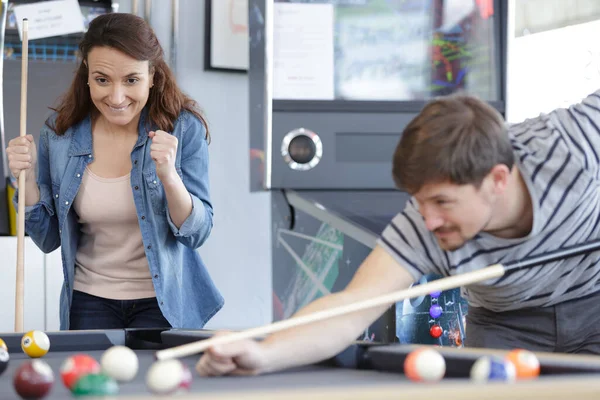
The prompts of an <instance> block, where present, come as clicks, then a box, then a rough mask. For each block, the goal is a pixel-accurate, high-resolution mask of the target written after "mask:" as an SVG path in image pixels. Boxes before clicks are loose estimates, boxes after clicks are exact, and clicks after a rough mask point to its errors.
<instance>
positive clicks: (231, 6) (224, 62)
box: [204, 0, 249, 72]
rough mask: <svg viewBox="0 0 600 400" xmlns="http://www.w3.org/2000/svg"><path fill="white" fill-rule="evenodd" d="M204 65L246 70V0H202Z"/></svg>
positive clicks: (247, 48) (247, 46) (230, 69)
mask: <svg viewBox="0 0 600 400" xmlns="http://www.w3.org/2000/svg"><path fill="white" fill-rule="evenodd" d="M205 1H206V9H205V41H204V68H205V69H206V70H220V71H230V72H246V71H248V59H249V55H248V53H249V45H248V0H205Z"/></svg>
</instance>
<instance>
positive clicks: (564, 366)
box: [0, 329, 600, 400]
mask: <svg viewBox="0 0 600 400" xmlns="http://www.w3.org/2000/svg"><path fill="white" fill-rule="evenodd" d="M47 334H48V336H49V338H50V342H51V348H50V352H49V353H48V354H47V355H46V356H44V360H46V361H47V362H48V363H49V364H50V366H51V367H52V369H53V370H54V373H55V378H56V381H55V384H54V387H53V389H52V391H51V392H50V394H49V395H48V396H47V397H46V399H65V398H67V399H68V398H72V395H71V394H70V393H69V391H68V390H67V389H66V388H65V387H64V386H63V384H62V382H61V380H60V376H59V368H60V365H61V363H62V362H63V360H64V359H65V358H66V357H68V356H70V355H73V354H75V353H87V354H90V355H91V356H93V357H95V358H96V359H97V360H100V356H101V355H102V352H103V351H104V350H106V349H107V348H109V347H110V346H113V345H125V346H128V347H130V348H132V349H134V350H135V351H136V353H137V354H138V356H139V359H140V370H139V373H138V375H137V377H136V378H135V379H134V381H133V382H130V383H124V384H120V388H119V396H117V397H111V399H114V398H124V399H130V400H132V399H153V398H156V397H155V396H154V395H153V394H152V393H151V392H150V391H149V390H148V389H147V388H146V385H145V376H146V372H147V370H148V368H149V366H150V365H151V363H152V362H153V355H154V353H155V351H156V350H158V349H161V348H167V347H173V346H177V345H180V344H184V343H189V342H191V341H195V340H200V339H206V338H208V337H211V336H212V332H211V331H208V330H199V331H186V330H144V329H133V330H106V331H104V330H98V331H64V332H47ZM21 336H22V335H20V334H15V333H7V334H2V333H0V338H2V339H4V341H5V342H6V344H7V346H8V349H9V353H10V355H11V360H10V363H9V366H8V369H7V370H6V371H5V372H4V374H2V376H0V399H2V400H9V399H18V396H17V394H16V392H15V391H14V389H13V386H12V377H13V373H14V371H15V369H16V368H17V367H18V365H19V364H20V363H21V362H23V360H24V359H26V357H27V356H26V355H25V354H24V353H23V352H22V351H21V347H20V339H21ZM415 348H416V346H412V345H401V344H377V343H372V342H356V343H354V344H353V345H351V346H350V347H348V348H347V349H346V350H345V351H343V352H342V353H340V354H339V355H337V356H336V357H334V358H332V359H329V360H326V361H324V362H322V363H319V364H316V365H310V366H306V367H302V368H297V369H293V370H288V371H283V372H279V373H273V374H268V375H262V376H255V377H219V378H202V377H199V376H198V375H197V374H196V373H195V372H194V374H193V375H194V381H193V383H192V387H191V391H190V392H188V393H187V394H183V395H180V396H177V398H179V399H203V398H207V399H208V398H210V399H222V400H225V399H239V400H244V399H261V400H262V399H267V398H269V399H270V398H273V399H283V400H292V399H294V400H295V399H303V400H305V399H307V398H308V399H311V400H320V399H324V400H325V399H326V400H334V399H373V400H375V399H394V400H399V399H412V400H419V399H427V400H434V399H435V400H438V399H439V400H442V399H444V400H449V399H460V400H465V399H477V400H482V399H503V400H504V399H544V400H548V399H573V400H575V399H577V400H579V399H592V398H593V399H598V398H600V357H597V356H589V355H567V354H553V353H537V355H538V358H539V360H540V363H541V367H542V368H541V374H542V376H540V378H538V379H536V380H534V381H521V382H518V383H514V384H504V383H493V384H491V383H490V384H485V385H477V384H473V383H471V382H470V381H469V379H468V373H469V370H470V367H471V365H472V364H473V362H475V360H476V359H477V358H478V357H479V356H482V355H486V354H502V353H503V352H502V351H499V350H484V349H456V348H446V347H443V348H439V349H438V350H439V351H440V352H441V353H442V354H443V355H444V357H445V359H446V365H447V373H446V378H445V379H444V380H443V381H441V382H439V383H435V384H432V383H427V384H423V383H414V382H411V381H409V380H408V379H407V378H406V377H404V375H403V373H402V366H403V361H404V358H405V357H406V356H407V354H408V353H409V352H410V351H411V350H413V349H415ZM197 360H198V356H197V355H196V356H191V357H186V358H185V359H184V361H185V362H186V363H187V364H188V365H189V366H190V368H191V369H192V371H194V365H195V363H196V361H197Z"/></svg>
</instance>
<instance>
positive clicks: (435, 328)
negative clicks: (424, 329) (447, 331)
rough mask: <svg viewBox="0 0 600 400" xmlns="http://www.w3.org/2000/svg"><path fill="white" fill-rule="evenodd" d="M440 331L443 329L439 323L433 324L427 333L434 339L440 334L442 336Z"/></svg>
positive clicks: (442, 331)
mask: <svg viewBox="0 0 600 400" xmlns="http://www.w3.org/2000/svg"><path fill="white" fill-rule="evenodd" d="M442 333H444V330H443V329H442V327H441V326H439V325H433V326H432V327H431V328H430V329H429V334H430V335H431V337H433V338H436V339H437V338H439V337H440V336H442Z"/></svg>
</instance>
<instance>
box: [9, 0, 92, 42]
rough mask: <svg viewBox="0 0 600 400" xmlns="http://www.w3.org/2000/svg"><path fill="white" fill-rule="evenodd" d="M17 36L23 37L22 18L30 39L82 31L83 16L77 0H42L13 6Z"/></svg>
mask: <svg viewBox="0 0 600 400" xmlns="http://www.w3.org/2000/svg"><path fill="white" fill-rule="evenodd" d="M14 13H15V18H16V19H17V25H18V28H19V36H20V37H21V40H22V39H23V36H22V32H23V26H22V25H23V19H24V18H27V22H28V31H27V37H28V38H29V39H30V40H35V39H41V38H47V37H52V36H61V35H68V34H70V33H76V32H83V31H84V30H85V28H84V26H83V16H82V14H81V9H80V8H79V3H78V2H77V0H57V1H42V2H38V3H33V4H25V5H22V6H15V7H14Z"/></svg>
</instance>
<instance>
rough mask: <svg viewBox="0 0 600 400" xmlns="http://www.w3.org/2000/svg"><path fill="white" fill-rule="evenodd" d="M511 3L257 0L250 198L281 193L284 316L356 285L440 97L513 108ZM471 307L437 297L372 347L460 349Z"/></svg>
mask: <svg viewBox="0 0 600 400" xmlns="http://www.w3.org/2000/svg"><path fill="white" fill-rule="evenodd" d="M506 7H507V3H506V2H503V1H497V0H477V1H476V0H473V1H471V2H469V1H466V2H465V1H453V0H430V1H421V0H418V1H417V0H275V1H274V2H273V1H265V0H250V2H249V35H250V69H249V78H250V79H249V81H250V136H251V140H250V154H251V174H252V175H251V185H252V188H251V189H252V190H255V191H261V190H269V191H270V193H271V196H272V197H271V200H272V227H273V228H272V229H273V231H272V242H273V246H272V248H273V311H274V317H275V319H282V318H287V317H289V316H290V315H291V314H293V313H294V312H295V311H296V310H298V309H299V308H301V307H302V306H304V305H306V304H307V303H309V302H311V301H312V300H314V299H316V298H318V297H320V296H322V295H325V294H327V293H330V292H334V291H337V290H340V289H342V288H343V287H344V286H346V284H347V283H348V282H349V281H350V279H351V277H352V275H353V274H354V272H355V271H356V269H357V268H358V266H359V265H360V263H361V262H362V261H363V260H364V258H365V257H366V256H367V254H368V253H369V252H370V251H371V249H372V248H373V246H374V245H375V243H376V241H377V238H378V236H379V234H380V233H381V232H382V231H383V229H385V227H386V225H387V223H388V222H389V221H390V220H391V219H392V218H393V216H394V215H396V214H397V213H398V212H400V211H402V209H403V208H404V206H405V204H406V201H407V200H408V199H409V196H408V195H407V194H406V193H405V192H403V191H401V190H399V189H397V188H396V187H395V186H394V183H393V180H392V176H391V161H392V154H393V151H394V149H395V147H396V145H397V143H398V141H399V139H400V135H401V132H402V130H403V128H404V127H405V126H406V124H407V123H408V122H409V121H410V120H411V119H412V118H413V117H414V116H415V115H416V114H417V113H418V112H419V111H420V110H421V108H422V107H423V106H424V105H425V104H426V102H427V101H428V100H430V99H431V98H433V97H436V96H440V95H446V94H451V93H455V92H458V91H463V92H468V93H473V94H476V95H478V96H479V97H480V98H483V99H485V100H487V101H488V102H489V103H490V104H491V105H492V106H494V107H495V108H496V109H497V110H499V111H500V112H501V113H504V109H505V99H506V96H505V88H506V53H507V40H506V38H507V20H508V18H507V16H508V10H507V8H506ZM431 279H436V277H429V276H428V277H424V278H423V279H422V282H426V281H428V280H431ZM422 282H421V283H422ZM466 312H467V307H466V302H464V300H463V299H461V297H460V294H459V292H458V290H455V291H449V292H444V293H439V294H438V293H435V294H432V296H426V297H423V298H418V299H413V300H411V301H405V302H403V303H399V304H396V305H395V307H391V308H390V309H389V311H388V312H387V313H386V314H385V315H384V316H383V317H382V318H381V319H380V320H378V321H377V322H376V323H375V324H373V326H372V327H371V328H370V329H369V330H367V331H366V332H365V334H364V337H363V338H361V339H365V340H374V341H382V342H396V341H400V342H404V343H433V344H441V345H446V346H461V344H462V341H463V339H464V333H465V329H464V316H465V314H466Z"/></svg>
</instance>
